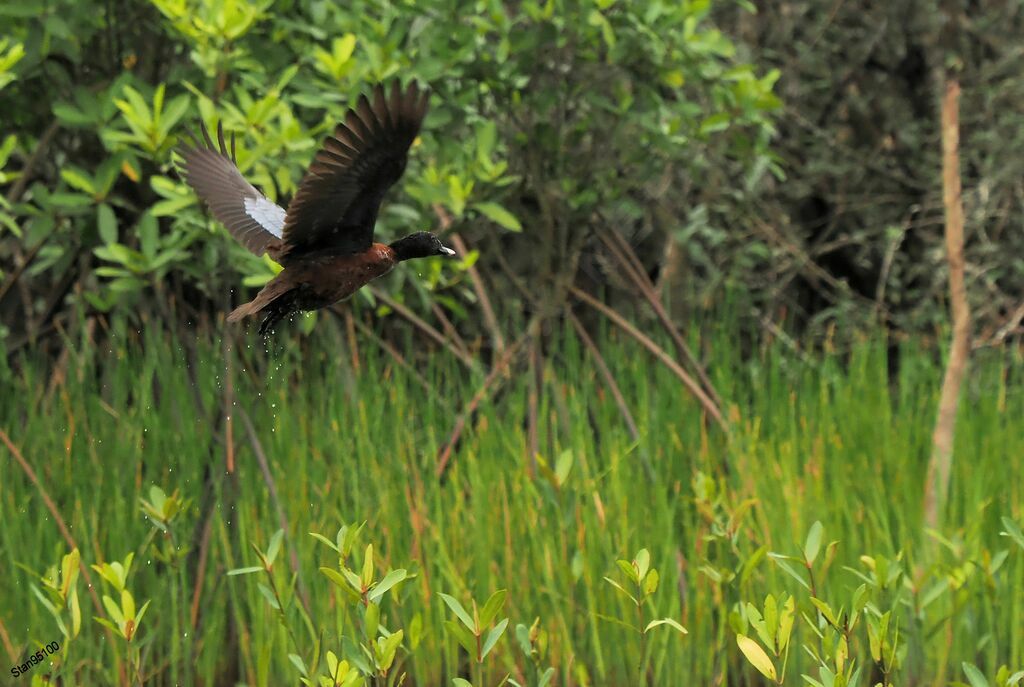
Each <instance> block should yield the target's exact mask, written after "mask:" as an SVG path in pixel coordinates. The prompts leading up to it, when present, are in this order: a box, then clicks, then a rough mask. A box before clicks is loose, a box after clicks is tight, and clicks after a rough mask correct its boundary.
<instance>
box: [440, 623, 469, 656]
mask: <svg viewBox="0 0 1024 687" xmlns="http://www.w3.org/2000/svg"><path fill="white" fill-rule="evenodd" d="M444 626H445V629H447V630H448V632H449V633H451V634H452V635H453V636H454V637H455V639H456V640H457V641H458V642H459V644H461V645H462V648H463V649H465V650H466V651H467V652H469V655H470V656H474V655H475V654H476V637H474V636H473V635H472V634H471V633H470V632H469V630H467V629H466V628H465V627H463V626H462V625H460V624H459V623H457V622H455V621H454V620H446V621H444Z"/></svg>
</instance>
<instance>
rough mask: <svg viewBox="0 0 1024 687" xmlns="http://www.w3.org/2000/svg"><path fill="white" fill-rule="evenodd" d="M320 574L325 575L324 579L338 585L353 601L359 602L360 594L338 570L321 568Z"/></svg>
mask: <svg viewBox="0 0 1024 687" xmlns="http://www.w3.org/2000/svg"><path fill="white" fill-rule="evenodd" d="M320 572H321V573H323V575H324V577H326V578H327V579H329V580H330V581H331V582H333V583H334V584H336V585H338V587H340V588H341V590H342V591H344V592H345V593H346V594H348V596H349V598H350V599H352V600H353V601H359V599H360V597H359V592H357V591H356V590H355V589H353V588H352V583H351V582H350V581H349V580H348V578H346V577H345V576H344V575H342V574H341V573H340V572H338V571H337V570H334V569H333V568H323V567H321V568H320Z"/></svg>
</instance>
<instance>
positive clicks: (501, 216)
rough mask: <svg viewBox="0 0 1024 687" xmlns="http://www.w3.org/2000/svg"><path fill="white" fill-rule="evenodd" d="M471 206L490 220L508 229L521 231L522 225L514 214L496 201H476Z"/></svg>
mask: <svg viewBox="0 0 1024 687" xmlns="http://www.w3.org/2000/svg"><path fill="white" fill-rule="evenodd" d="M473 208H474V209H476V210H478V211H479V212H480V213H482V214H483V215H484V216H486V217H487V218H488V219H489V220H491V221H492V222H495V223H497V224H499V225H501V226H502V227H504V228H505V229H508V230H509V231H522V230H523V225H522V224H520V223H519V220H518V219H516V216H515V215H513V214H512V213H511V212H509V211H508V210H506V209H505V208H504V207H502V206H501V205H498V204H497V203H490V202H485V203H476V204H474V205H473Z"/></svg>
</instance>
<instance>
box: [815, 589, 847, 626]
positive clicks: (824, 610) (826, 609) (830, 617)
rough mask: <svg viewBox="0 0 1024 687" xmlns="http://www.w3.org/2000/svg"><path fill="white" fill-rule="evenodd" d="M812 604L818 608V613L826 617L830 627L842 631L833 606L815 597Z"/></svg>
mask: <svg viewBox="0 0 1024 687" xmlns="http://www.w3.org/2000/svg"><path fill="white" fill-rule="evenodd" d="M811 603H812V604H814V607H815V608H817V609H818V611H819V612H820V613H821V614H822V615H823V616H824V617H825V620H827V621H828V624H829V625H831V626H832V627H834V628H836V629H837V630H841V629H842V628H841V627H839V620H838V619H836V614H835V612H833V610H832V607H831V606H829V605H828V604H827V603H825V602H824V601H822V600H821V599H818V598H816V597H813V596H812V597H811Z"/></svg>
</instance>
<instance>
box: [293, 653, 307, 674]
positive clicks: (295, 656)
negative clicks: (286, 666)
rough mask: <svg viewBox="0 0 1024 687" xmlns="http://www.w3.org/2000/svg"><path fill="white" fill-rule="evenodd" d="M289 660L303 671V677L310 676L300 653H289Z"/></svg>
mask: <svg viewBox="0 0 1024 687" xmlns="http://www.w3.org/2000/svg"><path fill="white" fill-rule="evenodd" d="M288 660H289V661H291V662H292V665H294V666H295V667H296V668H298V669H299V672H300V673H302V675H303V677H309V671H307V670H306V664H305V663H303V661H302V658H301V657H300V656H299V655H298V654H288Z"/></svg>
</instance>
